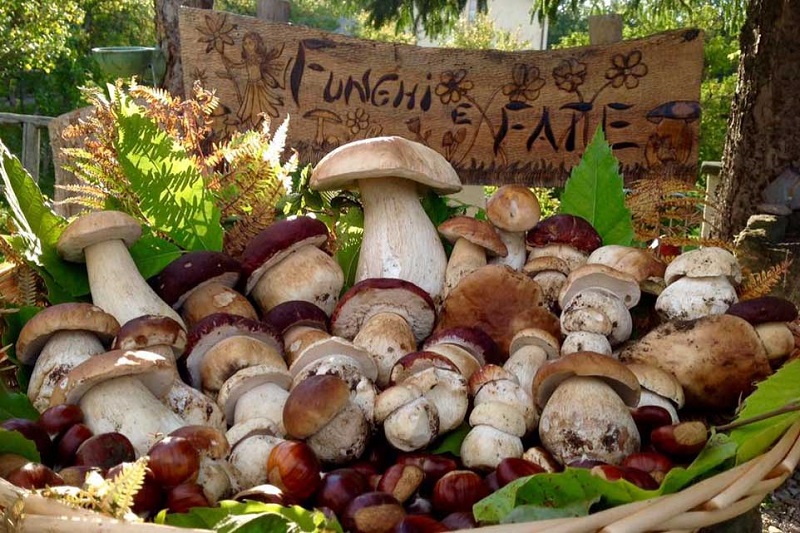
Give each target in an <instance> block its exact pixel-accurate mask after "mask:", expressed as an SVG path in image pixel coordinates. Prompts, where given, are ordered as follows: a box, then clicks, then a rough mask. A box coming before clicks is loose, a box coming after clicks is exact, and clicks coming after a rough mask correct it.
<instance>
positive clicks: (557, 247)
mask: <svg viewBox="0 0 800 533" xmlns="http://www.w3.org/2000/svg"><path fill="white" fill-rule="evenodd" d="M551 256H552V257H556V258H558V259H561V260H562V261H564V262H565V263H566V264H567V267H568V269H569V270H570V271H572V270H575V269H576V268H578V267H579V266H581V265H583V264H586V259H587V258H588V257H589V254H588V253H586V252H582V251H580V250H578V249H577V248H573V247H572V246H570V245H569V244H558V243H555V244H546V245H544V246H534V247H533V248H530V247H529V248H528V262H529V263H530V262H531V261H533V260H534V259H538V258H540V257H551ZM524 267H525V265H523V268H524Z"/></svg>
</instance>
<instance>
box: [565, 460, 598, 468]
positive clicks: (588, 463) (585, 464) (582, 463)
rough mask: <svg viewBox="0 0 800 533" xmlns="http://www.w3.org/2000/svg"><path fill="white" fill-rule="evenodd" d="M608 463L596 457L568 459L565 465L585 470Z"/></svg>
mask: <svg viewBox="0 0 800 533" xmlns="http://www.w3.org/2000/svg"><path fill="white" fill-rule="evenodd" d="M607 464H608V463H606V462H605V461H600V460H598V459H576V460H575V461H570V462H569V463H567V466H568V467H570V468H583V469H586V470H591V469H592V468H594V467H596V466H605V465H607Z"/></svg>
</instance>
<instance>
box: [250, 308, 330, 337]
mask: <svg viewBox="0 0 800 533" xmlns="http://www.w3.org/2000/svg"><path fill="white" fill-rule="evenodd" d="M264 322H266V323H267V324H270V325H271V326H272V327H274V328H275V329H276V330H277V331H279V332H280V333H281V334H284V333H286V331H287V330H289V329H291V328H293V327H295V326H308V327H312V328H317V329H321V330H323V331H328V315H326V314H325V311H323V310H322V309H320V308H319V307H317V306H316V305H314V304H312V303H311V302H306V301H304V300H290V301H288V302H283V303H282V304H278V305H276V306H275V307H273V308H272V309H270V310H269V311H268V312H267V314H266V315H264Z"/></svg>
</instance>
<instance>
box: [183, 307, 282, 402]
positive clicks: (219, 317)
mask: <svg viewBox="0 0 800 533" xmlns="http://www.w3.org/2000/svg"><path fill="white" fill-rule="evenodd" d="M234 335H241V336H245V337H250V338H253V339H256V340H259V341H261V342H263V343H265V344H268V345H269V346H271V347H272V348H273V349H274V350H275V351H277V352H278V353H279V354H281V355H282V356H284V357H285V354H284V350H283V339H282V338H281V335H280V333H278V332H277V331H275V328H274V327H272V326H270V325H269V324H267V323H265V322H259V321H257V320H252V319H250V318H245V317H243V316H238V315H229V314H226V313H216V314H213V315H209V316H207V317H205V318H204V319H203V320H201V321H200V322H198V323H197V324H195V326H194V327H193V328H192V329H191V331H189V335H188V337H187V342H186V351H185V352H184V354H185V360H186V366H187V369H188V371H189V376H190V381H191V383H190V385H192V386H193V387H195V388H198V389H199V388H200V386H201V383H202V378H201V368H202V364H203V359H204V358H205V356H206V353H207V352H208V350H209V349H210V348H211V347H212V346H214V345H215V344H217V343H218V342H220V341H222V340H224V339H227V338H228V337H233V336H234Z"/></svg>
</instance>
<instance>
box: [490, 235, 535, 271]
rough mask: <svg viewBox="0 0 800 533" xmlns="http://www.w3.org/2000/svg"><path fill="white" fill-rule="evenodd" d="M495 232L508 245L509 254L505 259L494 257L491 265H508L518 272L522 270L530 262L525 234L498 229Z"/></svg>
mask: <svg viewBox="0 0 800 533" xmlns="http://www.w3.org/2000/svg"><path fill="white" fill-rule="evenodd" d="M494 230H495V231H496V232H497V235H499V236H500V240H502V241H503V244H505V245H506V249H507V250H508V254H507V255H506V256H505V257H499V256H498V257H492V259H491V260H490V261H489V262H490V263H491V264H493V265H494V264H499V265H508V266H509V267H511V268H513V269H514V270H516V271H520V270H522V267H524V266H525V263H526V262H527V260H528V257H527V256H528V250H527V248H526V247H525V234H524V233H517V232H511V231H504V230H501V229H500V228H498V227H495V228H494Z"/></svg>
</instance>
